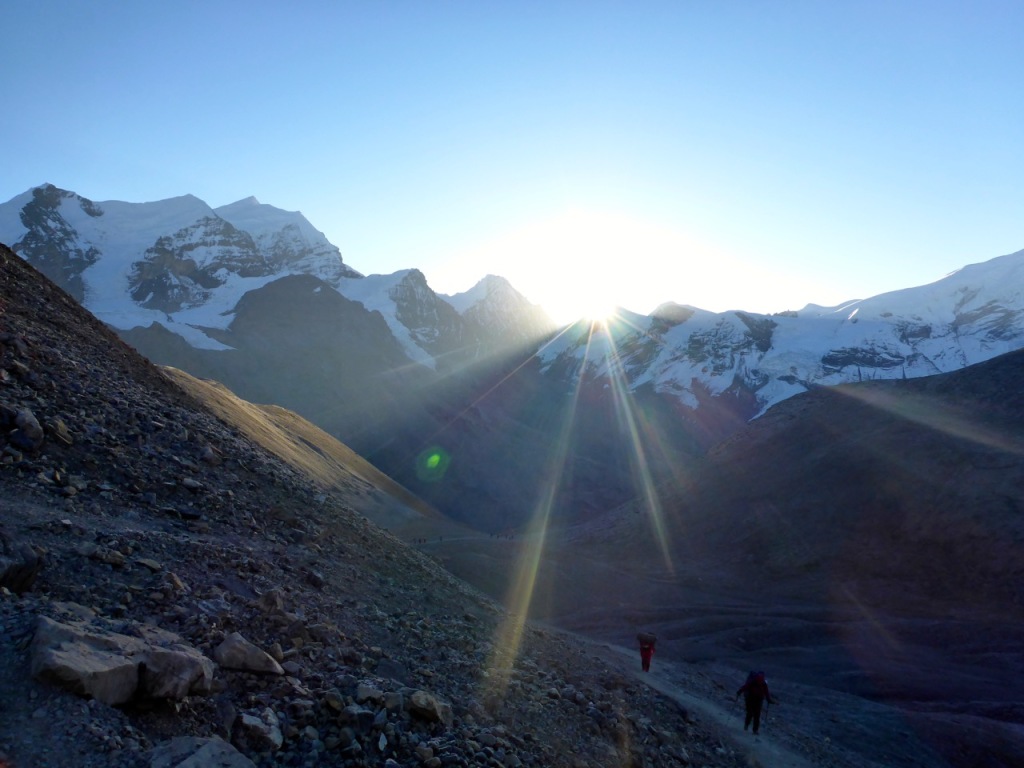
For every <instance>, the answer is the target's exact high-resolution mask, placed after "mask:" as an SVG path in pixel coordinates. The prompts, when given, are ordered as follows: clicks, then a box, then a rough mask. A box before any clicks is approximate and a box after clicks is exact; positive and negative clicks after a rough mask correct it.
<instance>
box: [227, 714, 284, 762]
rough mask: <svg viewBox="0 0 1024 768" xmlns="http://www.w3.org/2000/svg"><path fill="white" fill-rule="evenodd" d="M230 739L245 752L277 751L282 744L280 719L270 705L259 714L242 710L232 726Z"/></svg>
mask: <svg viewBox="0 0 1024 768" xmlns="http://www.w3.org/2000/svg"><path fill="white" fill-rule="evenodd" d="M232 741H233V742H234V744H235V746H237V747H238V748H239V749H241V750H243V751H245V752H277V751H278V750H279V749H280V748H281V746H282V745H283V744H284V736H283V735H282V733H281V721H280V720H279V719H278V717H277V715H276V714H274V710H272V709H270V707H267V708H266V709H264V710H263V711H262V712H261V713H259V714H253V713H250V712H242V713H241V714H239V715H238V717H237V718H236V720H235V723H234V727H233V728H232Z"/></svg>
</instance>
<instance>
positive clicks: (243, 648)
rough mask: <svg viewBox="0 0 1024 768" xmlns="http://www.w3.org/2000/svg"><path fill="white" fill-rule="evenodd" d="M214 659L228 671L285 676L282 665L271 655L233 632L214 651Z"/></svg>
mask: <svg viewBox="0 0 1024 768" xmlns="http://www.w3.org/2000/svg"><path fill="white" fill-rule="evenodd" d="M213 659H214V661H216V662H217V663H218V664H220V665H221V666H222V667H226V668H227V669H236V670H239V671H242V672H258V673H261V674H269V675H283V674H284V670H283V669H282V668H281V665H280V664H278V663H277V662H276V661H274V659H273V657H271V656H270V654H268V653H267V652H265V651H263V650H261V649H260V648H258V647H257V646H256V645H254V644H253V643H251V642H249V641H248V640H246V639H245V638H244V637H242V635H241V633H239V632H232V633H231V634H230V635H228V636H227V637H226V638H225V639H224V642H222V643H221V644H220V645H218V646H217V647H216V648H215V649H214V651H213Z"/></svg>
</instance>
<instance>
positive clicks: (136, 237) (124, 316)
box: [0, 184, 553, 368]
mask: <svg viewBox="0 0 1024 768" xmlns="http://www.w3.org/2000/svg"><path fill="white" fill-rule="evenodd" d="M0 242H4V243H6V244H8V245H9V246H10V247H11V248H12V249H13V250H14V251H15V252H16V253H18V254H20V255H21V256H22V258H24V259H25V260H26V261H28V262H29V263H31V264H33V265H34V266H35V267H37V268H38V269H40V270H41V271H42V272H43V273H44V274H46V275H47V276H48V277H50V278H51V279H52V280H54V281H55V282H56V283H57V284H58V285H60V286H61V287H63V288H64V289H65V290H67V291H68V292H69V293H71V294H72V295H73V296H74V297H75V298H77V299H78V300H79V301H80V302H81V303H82V304H83V305H84V306H85V307H86V308H87V309H89V310H90V311H91V312H92V313H93V314H94V315H96V316H97V317H99V318H100V319H101V320H103V321H105V322H107V323H109V324H110V325H111V326H113V327H114V328H117V329H119V330H123V331H124V330H129V329H131V328H135V327H148V326H150V325H151V324H153V323H158V324H160V325H162V326H164V327H165V328H167V329H168V330H170V331H171V332H173V333H175V334H177V335H179V336H181V337H182V338H183V339H184V340H185V341H186V342H187V343H188V344H189V345H190V346H192V347H195V348H197V349H212V350H224V349H227V347H226V346H225V345H224V344H223V343H222V342H221V341H219V340H218V339H219V338H222V337H223V334H222V333H219V332H220V331H224V330H226V329H227V328H228V327H229V326H230V324H231V322H232V319H233V317H234V310H235V307H236V306H237V305H238V302H239V300H240V299H241V298H242V297H243V296H244V295H245V294H246V293H248V292H250V291H253V290H257V289H259V288H262V287H263V286H265V285H267V284H268V283H270V282H273V281H275V280H278V279H281V278H282V277H285V276H288V275H310V276H313V277H316V278H319V279H321V280H323V281H324V282H325V283H326V284H327V285H328V286H330V288H331V289H334V290H337V291H339V292H340V293H341V294H342V295H344V296H346V297H348V298H351V299H353V300H355V301H359V302H361V303H363V305H364V306H365V307H366V309H367V311H374V310H375V311H378V312H380V313H381V314H382V315H383V316H384V318H385V320H386V321H387V323H388V325H389V327H390V328H391V329H392V332H393V333H394V335H395V338H396V339H397V340H398V341H399V343H400V344H401V345H402V347H403V348H404V349H405V350H406V353H407V355H408V356H409V358H410V359H411V360H412V361H414V362H418V363H421V364H423V365H426V366H428V367H430V368H436V367H437V364H438V358H450V357H451V356H452V355H455V356H457V357H458V356H463V357H464V356H466V355H467V354H471V353H474V352H479V351H480V350H479V348H480V346H481V344H482V343H483V342H485V341H488V340H490V337H491V336H494V334H493V333H491V329H490V328H489V327H488V326H487V324H486V323H483V324H482V323H481V322H480V317H481V316H482V317H484V318H486V317H489V316H490V315H491V314H494V313H495V312H496V313H498V314H499V315H500V314H501V310H500V308H496V309H494V310H490V309H481V308H480V307H478V306H476V305H477V304H483V305H487V303H488V301H489V299H488V296H489V295H490V294H491V293H493V291H491V292H486V291H485V292H481V293H480V295H479V299H478V301H477V302H473V303H472V304H469V305H464V306H463V309H464V310H465V311H466V312H468V313H469V319H468V320H467V321H463V319H462V317H461V315H460V314H459V312H456V311H455V310H454V309H453V308H452V306H451V305H450V304H448V303H447V302H446V301H445V300H444V299H443V298H441V297H439V296H438V295H437V294H435V293H434V292H433V291H432V290H431V289H430V287H429V286H428V285H427V281H426V278H425V277H424V276H423V274H422V273H420V272H419V271H418V270H405V271H402V272H398V273H395V274H394V275H374V276H371V277H367V278H364V277H363V275H362V274H360V273H359V272H357V271H356V270H354V269H352V268H351V267H350V266H348V265H347V264H345V262H344V261H343V259H342V256H341V252H340V251H339V250H338V248H337V247H336V246H334V245H332V244H331V243H330V242H328V240H327V238H326V237H325V236H324V235H323V233H322V232H320V231H319V230H317V229H316V228H315V227H314V226H313V225H312V224H310V222H309V221H308V220H307V219H306V218H305V217H304V216H303V215H302V214H301V213H298V212H290V211H283V210H281V209H279V208H275V207H273V206H271V205H266V204H263V203H260V202H259V201H258V200H256V198H254V197H249V198H246V199H244V200H239V201H238V202H236V203H231V204H230V205H224V206H221V207H219V208H216V209H213V208H211V207H210V206H208V205H207V204H206V203H204V202H203V201H202V200H199V199H198V198H196V197H194V196H191V195H186V196H184V197H178V198H172V199H170V200H162V201H159V202H153V203H125V202H120V201H107V202H99V203H96V202H93V201H91V200H89V199H87V198H84V197H81V196H80V195H77V194H76V193H74V192H68V191H66V190H62V189H59V188H57V187H55V186H53V185H52V184H46V185H43V186H40V187H36V188H34V189H30V190H28V191H27V192H25V193H23V194H21V195H18V196H17V197H15V198H13V199H12V200H10V201H8V202H7V203H4V204H3V205H0ZM508 291H510V292H511V293H515V292H514V290H513V289H512V288H511V286H508ZM516 296H518V294H516ZM518 298H519V300H520V302H521V304H520V308H522V309H524V317H526V316H528V318H529V319H528V320H524V322H525V325H524V326H520V327H519V328H517V329H515V331H514V332H512V333H511V337H510V335H509V334H510V330H511V329H512V327H513V325H514V318H508V317H507V313H506V318H505V319H506V320H511V321H512V322H505V323H503V325H502V327H501V331H502V332H503V333H504V336H503V337H502V338H503V339H504V340H505V341H506V342H508V341H510V340H516V341H523V340H525V339H526V338H530V336H531V334H542V333H548V332H550V331H551V330H552V329H553V324H552V322H551V321H550V320H547V319H546V317H545V316H543V313H542V312H541V310H540V309H539V308H537V307H532V309H529V308H530V307H531V305H529V304H528V303H527V302H526V300H525V299H523V298H522V297H521V296H518ZM500 303H501V304H503V305H507V303H508V301H507V299H506V300H503V301H502V302H500ZM525 310H529V311H528V312H526V311H525ZM481 313H483V314H482V315H481ZM449 362H450V361H449Z"/></svg>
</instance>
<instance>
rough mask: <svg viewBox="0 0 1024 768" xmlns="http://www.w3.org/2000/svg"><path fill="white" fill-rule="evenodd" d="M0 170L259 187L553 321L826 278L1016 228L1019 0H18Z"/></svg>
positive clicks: (945, 257) (275, 199) (848, 281)
mask: <svg viewBox="0 0 1024 768" xmlns="http://www.w3.org/2000/svg"><path fill="white" fill-rule="evenodd" d="M0 22H2V23H3V25H4V28H5V29H7V30H8V31H9V32H10V34H9V36H8V40H7V42H6V43H5V46H4V47H3V49H2V53H0V64H2V66H3V67H4V71H5V72H8V73H9V74H10V75H11V76H10V77H8V78H6V79H5V81H4V82H3V87H2V91H0V92H2V93H3V95H4V96H5V98H6V101H7V104H8V105H9V107H11V108H12V109H16V117H15V118H13V119H11V120H8V121H5V122H4V124H3V125H2V126H0V140H2V141H3V145H4V146H5V147H7V148H8V150H9V151H8V157H7V161H6V163H5V166H6V167H5V173H4V175H3V178H2V182H3V184H2V185H0V197H2V198H3V199H5V200H6V199H10V198H11V197H13V196H15V195H17V194H20V193H21V192H24V191H25V190H26V189H28V188H29V187H32V186H35V185H38V184H42V183H45V182H52V183H54V184H56V185H57V186H60V187H63V188H65V189H72V190H74V191H76V192H78V193H80V194H82V195H84V196H86V197H89V198H91V199H93V200H109V199H117V200H127V201H131V202H146V201H152V200H159V199H165V198H168V197H175V196H179V195H183V194H194V195H196V196H198V197H200V198H202V199H203V200H205V201H206V202H208V203H209V204H210V205H211V206H214V207H217V206H220V205H224V204H227V203H231V202H234V201H236V200H239V199H241V198H244V197H248V196H250V195H254V196H256V197H257V198H258V199H259V200H260V201H261V202H264V203H268V204H271V205H274V206H276V207H279V208H284V209H286V210H299V211H301V212H302V213H303V214H304V215H305V216H306V217H307V218H308V219H309V220H310V222H311V223H312V224H313V225H314V226H316V227H317V228H318V229H321V230H322V231H323V232H324V233H325V234H326V235H327V237H328V239H329V240H330V241H331V242H332V243H334V244H335V245H337V246H338V247H339V248H340V249H341V251H342V253H343V255H344V258H345V261H346V263H348V264H349V265H350V266H352V267H353V268H355V269H357V270H359V271H360V272H363V273H365V274H373V273H381V274H388V273H391V272H395V271H397V270H399V269H407V268H412V267H415V268H418V269H420V270H421V271H423V273H424V274H425V275H426V277H427V279H428V282H429V283H430V285H431V287H432V288H434V290H436V291H438V292H440V293H448V294H451V293H458V292H461V291H465V290H467V289H469V288H470V287H471V286H472V285H474V284H475V283H476V282H477V281H478V280H480V279H481V278H482V277H483V276H484V275H486V274H497V275H501V276H503V277H505V278H507V279H508V280H509V281H510V282H511V283H512V284H513V285H514V286H515V287H516V288H517V289H518V290H520V291H521V292H522V293H524V294H525V295H526V296H527V297H528V298H529V299H530V300H531V301H534V302H537V303H540V304H541V305H543V306H544V307H545V308H546V309H547V310H548V311H549V312H550V313H551V314H552V316H553V317H555V318H556V319H557V320H560V321H567V320H571V319H574V318H575V317H577V316H579V315H581V314H588V313H589V314H594V313H600V312H601V311H603V310H602V309H601V308H602V307H608V306H611V305H621V306H624V307H626V308H628V309H631V310H633V311H636V312H641V313H645V314H646V313H649V312H650V311H652V310H653V309H654V308H655V307H656V306H657V305H658V304H660V303H662V302H665V301H675V302H678V303H683V304H692V305H695V306H698V307H702V308H704V309H709V310H713V311H725V310H728V309H745V310H748V311H754V312H776V311H782V310H786V309H799V308H800V307H802V306H804V305H806V304H807V303H816V304H821V305H825V306H830V305H835V304H839V303H841V302H844V301H847V300H850V299H855V298H866V297H868V296H872V295H876V294H878V293H882V292H885V291H889V290H895V289H899V288H904V287H908V286H912V285H920V284H924V283H928V282H932V281H934V280H936V279H939V278H941V277H942V276H943V275H945V274H947V273H949V272H950V271H953V270H955V269H958V268H959V267H961V266H963V265H965V264H968V263H973V262H978V261H984V260H987V259H989V258H992V257H995V256H999V255H1003V254H1006V253H1010V252H1013V251H1017V250H1019V249H1020V248H1021V247H1024V235H1022V233H1021V232H1020V231H1019V227H1018V226H1017V225H1016V221H1015V220H1016V218H1017V216H1018V215H1019V211H1020V209H1021V206H1022V203H1024V191H1022V190H1021V188H1020V185H1019V182H1018V180H1019V178H1021V176H1022V173H1024V149H1022V147H1021V144H1020V141H1019V136H1018V130H1017V126H1019V125H1020V124H1021V123H1022V118H1024V102H1022V101H1021V100H1020V99H1019V98H1016V97H1015V95H1016V94H1019V93H1020V91H1021V85H1022V80H1024V51H1022V49H1021V48H1020V46H1019V45H1018V44H1017V40H1016V38H1017V31H1018V30H1019V29H1021V28H1022V22H1024V8H1022V7H1021V6H1019V5H1017V4H1014V3H1009V2H995V1H994V0H984V1H983V2H979V3H975V4H971V5H970V6H969V7H967V6H963V5H962V4H958V3H953V2H930V3H924V2H903V3H896V4H893V3H882V2H867V3H860V4H857V5H856V6H840V5H835V4H817V3H810V2H795V3H788V4H786V5H785V6H782V7H771V8H769V7H767V6H760V7H759V6H757V5H755V4H749V3H739V2H737V3H729V4H701V3H667V2H650V3H644V4H642V5H627V4H624V3H618V2H598V3H586V4H584V3H572V2H562V3H554V4H545V5H536V6H524V5H521V4H516V5H513V4H489V5H487V6H480V5H474V4H470V3H459V2H456V3H447V4H429V5H419V6H414V5H408V4H399V3H390V2H384V3H376V4H373V5H355V4H333V3H308V4H302V5H301V6H295V7H284V6H271V5H256V6H253V5H251V4H243V3H237V2H225V3H217V4H215V5H209V4H199V3H192V2H186V3H180V4H175V5H174V6H158V5H153V4H138V5H131V6H125V5H123V4H118V3H112V2H103V1H100V2H96V3H89V4H79V3H73V2H57V1H55V0H43V1H42V2H37V3H33V4H8V5H7V6H5V7H4V8H2V9H0Z"/></svg>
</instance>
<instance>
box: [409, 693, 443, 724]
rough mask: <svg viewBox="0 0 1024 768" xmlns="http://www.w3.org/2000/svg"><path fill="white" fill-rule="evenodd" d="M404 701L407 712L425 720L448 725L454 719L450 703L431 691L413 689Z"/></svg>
mask: <svg viewBox="0 0 1024 768" xmlns="http://www.w3.org/2000/svg"><path fill="white" fill-rule="evenodd" d="M406 701H407V706H408V708H409V713H410V714H412V715H414V716H415V717H419V718H421V719H423V720H426V721H427V722H430V723H443V724H444V725H445V726H450V725H451V724H452V723H453V722H454V720H455V715H454V714H453V712H452V705H451V704H449V703H447V702H445V701H442V700H441V699H439V698H438V697H437V696H434V695H433V694H432V693H427V692H426V691H415V692H413V694H412V695H411V696H409V698H408V699H407V700H406Z"/></svg>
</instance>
